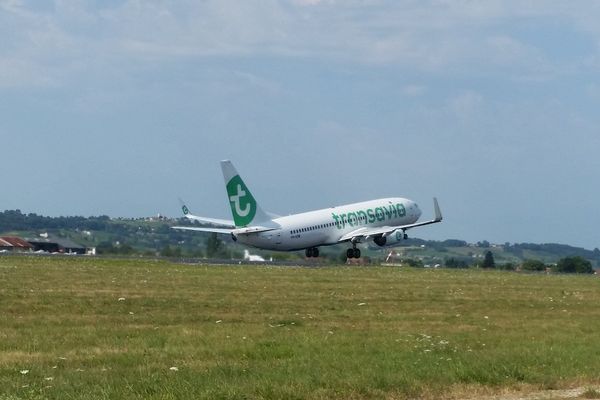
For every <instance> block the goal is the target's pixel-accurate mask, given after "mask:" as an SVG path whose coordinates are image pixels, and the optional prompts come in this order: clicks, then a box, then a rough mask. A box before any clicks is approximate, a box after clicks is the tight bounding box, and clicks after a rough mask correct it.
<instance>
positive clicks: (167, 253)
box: [160, 245, 181, 257]
mask: <svg viewBox="0 0 600 400" xmlns="http://www.w3.org/2000/svg"><path fill="white" fill-rule="evenodd" d="M160 255H161V256H163V257H181V248H180V247H177V246H176V247H171V246H169V245H166V246H165V247H164V248H163V249H162V250H161V251H160Z"/></svg>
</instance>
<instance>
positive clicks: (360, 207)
mask: <svg viewBox="0 0 600 400" xmlns="http://www.w3.org/2000/svg"><path fill="white" fill-rule="evenodd" d="M420 216H421V210H420V209H419V207H418V206H417V204H416V203H415V202H414V201H412V200H408V199H404V198H400V197H392V198H385V199H377V200H370V201H365V202H361V203H354V204H347V205H343V206H338V207H331V208H326V209H322V210H316V211H309V212H305V213H301V214H294V215H289V216H287V217H280V218H276V219H274V220H273V221H272V222H273V224H274V226H276V228H275V229H273V230H269V231H264V232H258V233H256V232H254V233H248V232H247V231H246V230H245V229H244V228H242V229H236V230H234V231H233V234H234V236H235V237H236V238H237V240H238V241H239V242H240V243H243V244H247V245H250V246H254V247H258V248H261V249H268V250H284V251H289V250H301V249H306V248H309V247H318V246H327V245H333V244H337V243H339V242H340V239H341V238H342V237H343V236H344V235H346V234H348V233H350V232H353V231H356V230H358V229H360V228H367V227H368V228H377V227H384V226H399V225H408V224H412V223H414V222H416V221H417V220H418V219H419V217H420Z"/></svg>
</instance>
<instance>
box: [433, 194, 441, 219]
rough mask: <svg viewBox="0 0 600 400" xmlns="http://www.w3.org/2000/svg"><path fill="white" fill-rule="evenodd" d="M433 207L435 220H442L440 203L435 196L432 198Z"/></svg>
mask: <svg viewBox="0 0 600 400" xmlns="http://www.w3.org/2000/svg"><path fill="white" fill-rule="evenodd" d="M433 209H434V211H435V220H434V221H435V222H440V221H441V220H442V212H441V211H440V205H439V204H438V201H437V198H435V197H434V198H433Z"/></svg>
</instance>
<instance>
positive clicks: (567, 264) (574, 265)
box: [556, 256, 594, 274]
mask: <svg viewBox="0 0 600 400" xmlns="http://www.w3.org/2000/svg"><path fill="white" fill-rule="evenodd" d="M556 270H557V271H558V272H567V273H578V274H591V273H593V272H594V268H592V263H591V262H589V261H588V260H586V259H585V258H583V257H580V256H575V257H565V258H561V259H560V260H558V263H557V264H556Z"/></svg>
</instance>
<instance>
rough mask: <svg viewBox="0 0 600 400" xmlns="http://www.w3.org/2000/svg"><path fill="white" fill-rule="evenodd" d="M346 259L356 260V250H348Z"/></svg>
mask: <svg viewBox="0 0 600 400" xmlns="http://www.w3.org/2000/svg"><path fill="white" fill-rule="evenodd" d="M346 258H354V250H353V249H348V250H346Z"/></svg>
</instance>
